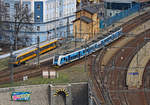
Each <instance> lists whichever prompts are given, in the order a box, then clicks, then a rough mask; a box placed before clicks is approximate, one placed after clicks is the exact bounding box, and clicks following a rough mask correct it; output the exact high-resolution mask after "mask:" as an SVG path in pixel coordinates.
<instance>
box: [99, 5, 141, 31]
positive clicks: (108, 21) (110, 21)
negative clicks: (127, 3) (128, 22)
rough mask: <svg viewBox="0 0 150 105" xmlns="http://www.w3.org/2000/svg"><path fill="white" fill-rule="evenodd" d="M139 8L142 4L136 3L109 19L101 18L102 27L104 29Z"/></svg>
mask: <svg viewBox="0 0 150 105" xmlns="http://www.w3.org/2000/svg"><path fill="white" fill-rule="evenodd" d="M139 9H140V5H139V4H136V5H134V6H133V7H132V8H129V9H128V10H124V11H122V12H120V13H118V14H116V15H114V16H112V17H110V18H108V19H104V20H100V28H101V29H103V28H105V27H108V26H110V25H112V24H113V23H115V22H117V21H119V20H121V19H123V18H125V17H127V16H129V15H131V14H133V13H135V12H137V11H139Z"/></svg>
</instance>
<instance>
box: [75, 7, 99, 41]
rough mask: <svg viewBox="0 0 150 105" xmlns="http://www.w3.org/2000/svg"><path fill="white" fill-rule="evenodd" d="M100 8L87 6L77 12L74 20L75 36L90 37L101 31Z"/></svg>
mask: <svg viewBox="0 0 150 105" xmlns="http://www.w3.org/2000/svg"><path fill="white" fill-rule="evenodd" d="M98 10H99V9H98V8H96V7H95V6H94V7H86V8H83V9H82V10H78V11H77V12H76V19H75V20H74V21H73V32H74V37H75V38H82V39H90V38H93V37H94V36H95V35H96V34H97V33H99V31H100V30H99V18H98V13H97V12H98Z"/></svg>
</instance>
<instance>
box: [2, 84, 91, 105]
mask: <svg viewBox="0 0 150 105" xmlns="http://www.w3.org/2000/svg"><path fill="white" fill-rule="evenodd" d="M61 88H62V89H65V90H66V92H68V96H67V98H66V102H67V103H69V105H88V85H87V83H75V84H69V85H68V84H67V85H62V86H61V85H49V84H45V85H30V86H20V87H12V88H0V105H51V103H53V102H52V101H54V103H55V102H57V101H60V100H58V99H59V98H58V97H57V96H54V94H55V93H56V91H57V89H61ZM23 91H24V92H31V96H30V101H11V93H12V92H23ZM71 100H72V101H71Z"/></svg>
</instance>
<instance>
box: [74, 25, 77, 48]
mask: <svg viewBox="0 0 150 105" xmlns="http://www.w3.org/2000/svg"><path fill="white" fill-rule="evenodd" d="M76 35H77V26H75V39H74V42H75V48H76V46H77V42H76Z"/></svg>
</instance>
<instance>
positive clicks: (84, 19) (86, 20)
mask: <svg viewBox="0 0 150 105" xmlns="http://www.w3.org/2000/svg"><path fill="white" fill-rule="evenodd" d="M77 20H80V17H79V18H77V19H75V20H74V21H73V22H75V21H77ZM81 20H82V21H84V22H86V23H91V22H92V19H90V18H88V17H86V16H81Z"/></svg>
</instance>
